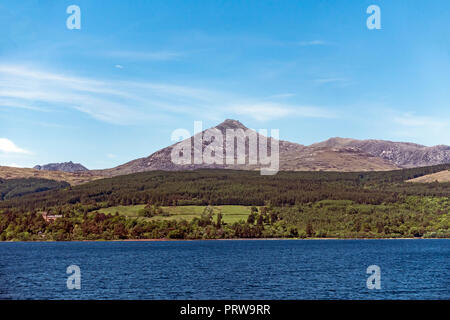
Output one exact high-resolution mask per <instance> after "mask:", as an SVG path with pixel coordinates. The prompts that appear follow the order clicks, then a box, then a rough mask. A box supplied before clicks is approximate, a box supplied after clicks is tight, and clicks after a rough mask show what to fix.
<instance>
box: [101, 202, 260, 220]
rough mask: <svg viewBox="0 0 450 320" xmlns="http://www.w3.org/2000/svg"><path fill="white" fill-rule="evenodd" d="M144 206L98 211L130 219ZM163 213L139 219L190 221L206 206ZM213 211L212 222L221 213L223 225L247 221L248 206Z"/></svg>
mask: <svg viewBox="0 0 450 320" xmlns="http://www.w3.org/2000/svg"><path fill="white" fill-rule="evenodd" d="M144 207H145V205H134V206H115V207H110V208H103V209H100V210H98V211H99V212H102V213H104V214H115V213H116V212H118V213H119V215H123V216H126V217H130V218H137V217H139V214H138V212H139V210H141V209H143V208H144ZM161 208H162V209H163V211H164V212H165V213H168V214H169V216H168V217H164V216H155V217H152V218H144V217H139V218H140V219H145V220H182V219H184V220H187V221H191V220H192V219H194V218H196V217H197V218H199V217H200V216H201V214H202V212H203V210H204V209H205V208H206V206H176V207H161ZM212 208H213V211H214V220H216V219H217V214H218V213H219V212H221V213H222V221H224V222H225V223H234V222H238V221H240V220H243V221H247V218H248V215H249V214H250V208H251V207H250V206H240V205H225V206H212Z"/></svg>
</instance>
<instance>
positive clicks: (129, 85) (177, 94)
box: [0, 65, 330, 125]
mask: <svg viewBox="0 0 450 320" xmlns="http://www.w3.org/2000/svg"><path fill="white" fill-rule="evenodd" d="M292 96H293V94H291V93H287V94H281V95H272V97H271V98H270V100H273V101H271V102H270V103H269V102H267V100H268V98H267V97H260V98H255V97H247V96H241V95H237V94H234V93H230V92H222V91H218V90H212V89H205V88H195V87H189V86H184V85H176V84H167V83H156V82H148V81H119V80H104V79H92V78H86V77H77V76H72V75H65V74H61V73H54V72H48V71H42V70H36V69H33V68H26V67H23V66H11V65H0V107H2V106H13V107H21V108H30V109H33V110H36V111H39V110H43V111H44V110H49V109H50V110H51V109H54V110H56V109H57V108H68V109H71V110H76V111H79V112H83V113H85V114H87V115H89V116H90V117H92V118H95V119H97V120H99V121H103V122H108V123H113V124H120V125H128V124H138V123H148V122H149V121H152V120H160V119H162V118H164V117H168V116H170V115H171V114H173V113H176V114H178V115H179V114H180V113H182V114H183V113H184V114H189V115H196V116H199V117H203V118H210V119H212V118H218V117H220V116H222V115H224V114H229V112H230V111H231V112H233V113H234V114H236V115H247V116H249V117H252V118H253V119H256V120H262V121H264V120H267V119H269V118H270V117H275V118H280V117H288V116H289V117H329V115H330V113H329V112H328V111H326V110H322V109H321V108H317V107H313V106H311V107H310V106H308V107H305V106H302V105H298V106H297V105H285V104H281V103H277V102H276V100H277V99H278V100H280V99H283V98H287V97H292ZM249 101H252V102H251V103H249ZM227 106H231V107H227Z"/></svg>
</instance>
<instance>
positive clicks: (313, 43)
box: [296, 40, 328, 47]
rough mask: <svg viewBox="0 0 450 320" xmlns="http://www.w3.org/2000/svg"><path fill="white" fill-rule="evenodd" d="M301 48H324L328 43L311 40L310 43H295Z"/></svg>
mask: <svg viewBox="0 0 450 320" xmlns="http://www.w3.org/2000/svg"><path fill="white" fill-rule="evenodd" d="M296 44H297V45H299V46H301V47H310V46H325V45H327V44H328V42H326V41H323V40H311V41H299V42H297V43H296Z"/></svg>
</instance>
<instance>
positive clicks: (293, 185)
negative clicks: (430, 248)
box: [0, 164, 450, 240]
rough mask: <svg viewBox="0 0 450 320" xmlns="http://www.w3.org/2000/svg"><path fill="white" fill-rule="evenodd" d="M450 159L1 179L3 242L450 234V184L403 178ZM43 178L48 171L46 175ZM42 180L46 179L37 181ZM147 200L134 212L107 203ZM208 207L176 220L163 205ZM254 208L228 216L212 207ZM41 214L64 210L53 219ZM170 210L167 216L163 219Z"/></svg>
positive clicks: (442, 167)
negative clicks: (359, 168)
mask: <svg viewBox="0 0 450 320" xmlns="http://www.w3.org/2000/svg"><path fill="white" fill-rule="evenodd" d="M449 169H450V164H449V165H439V166H432V167H423V168H414V169H405V170H396V171H389V172H360V173H354V172H351V173H343V172H279V173H278V174H277V175H275V176H261V175H260V174H259V172H252V171H231V170H197V171H185V172H161V171H154V172H145V173H137V174H131V175H126V176H119V177H114V178H108V179H102V180H96V181H93V182H90V183H87V184H83V185H79V186H74V187H71V186H68V185H64V183H57V184H55V183H54V182H45V181H34V182H35V183H36V184H35V185H34V182H33V181H32V179H31V180H27V179H26V180H27V181H12V180H10V181H7V180H4V181H1V183H0V192H1V196H2V198H1V199H2V201H0V212H1V213H0V240H85V239H90V240H102V239H103V240H113V239H147V238H151V239H162V238H168V239H217V238H261V237H263V238H265V237H283V238H311V237H338V238H384V237H389V238H392V237H394V238H396V237H450V213H449V210H450V183H429V184H419V183H410V182H405V181H406V180H408V179H412V178H416V177H419V176H422V175H425V174H430V173H434V172H438V171H443V170H449ZM40 180H42V179H40ZM38 186H41V187H38ZM134 205H145V208H146V210H143V216H142V217H139V218H130V217H127V216H124V215H121V214H120V213H119V212H117V213H114V214H105V213H102V212H100V211H101V209H102V208H111V207H113V208H114V207H116V206H134ZM192 205H195V206H204V211H203V213H202V214H201V215H199V216H198V217H195V218H194V219H190V220H172V219H170V216H169V214H168V213H167V212H165V209H164V207H175V206H192ZM221 205H242V206H249V207H251V213H250V214H249V215H248V217H247V219H243V220H242V221H236V222H233V223H226V222H224V221H223V219H222V217H221V214H220V213H219V214H213V210H212V209H211V208H212V207H213V206H221ZM42 212H47V213H49V214H57V215H62V218H59V219H57V220H55V221H45V220H44V219H43V218H42V214H41V213H42ZM154 216H164V219H156V218H158V217H156V218H155V217H154Z"/></svg>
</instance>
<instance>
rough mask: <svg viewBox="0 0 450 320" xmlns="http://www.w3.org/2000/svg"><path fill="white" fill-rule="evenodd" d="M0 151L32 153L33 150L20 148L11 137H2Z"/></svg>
mask: <svg viewBox="0 0 450 320" xmlns="http://www.w3.org/2000/svg"><path fill="white" fill-rule="evenodd" d="M0 152H3V153H22V154H30V153H31V152H30V151H28V150H25V149H22V148H19V147H18V146H16V145H15V144H14V142H12V141H11V140H9V139H6V138H0Z"/></svg>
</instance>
